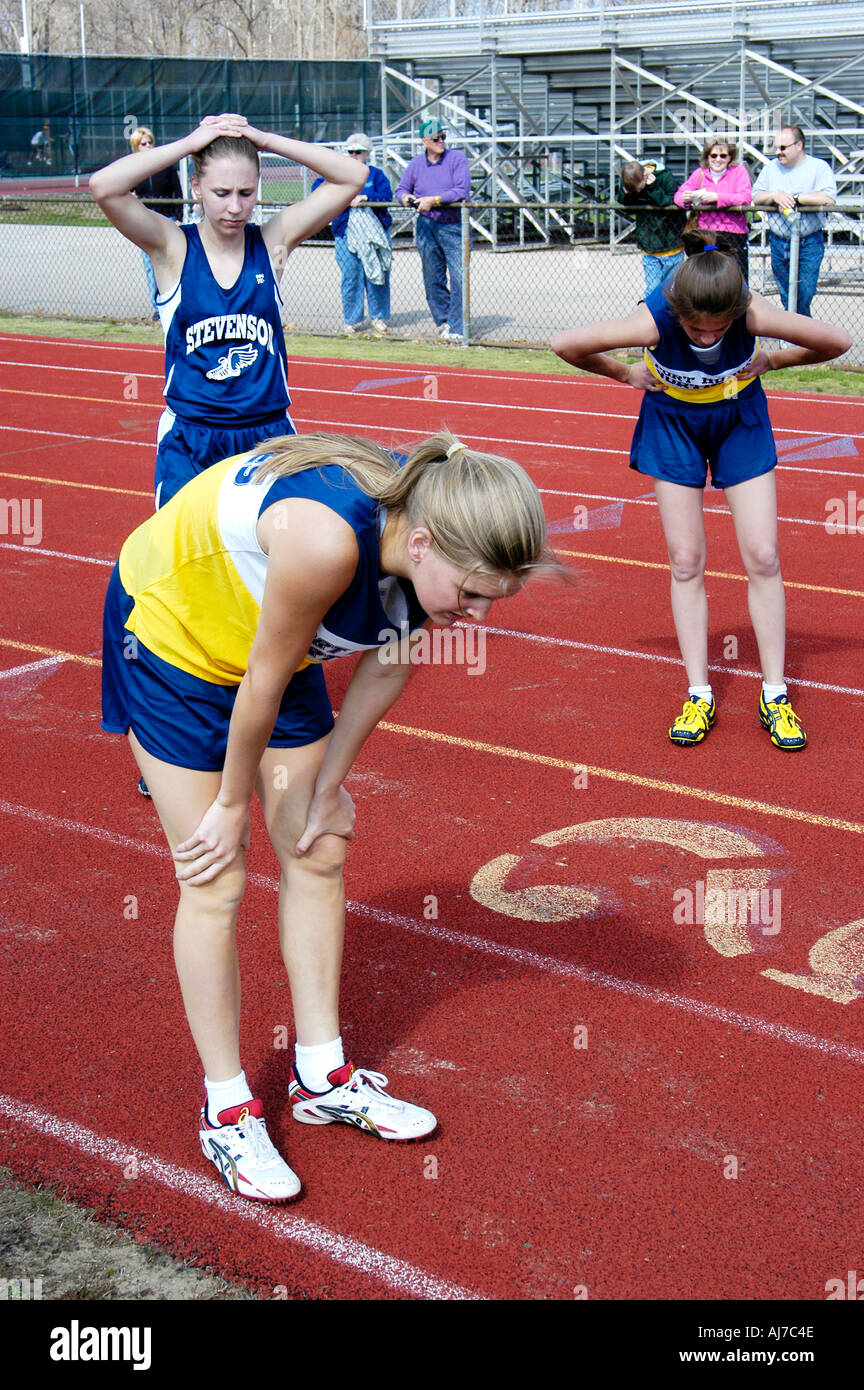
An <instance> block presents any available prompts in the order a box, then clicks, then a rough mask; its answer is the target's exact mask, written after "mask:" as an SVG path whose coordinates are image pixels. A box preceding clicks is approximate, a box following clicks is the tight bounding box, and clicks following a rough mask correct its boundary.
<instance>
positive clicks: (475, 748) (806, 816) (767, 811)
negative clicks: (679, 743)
mask: <svg viewBox="0 0 864 1390" xmlns="http://www.w3.org/2000/svg"><path fill="white" fill-rule="evenodd" d="M378 728H379V729H386V731H387V732H388V733H391V734H405V735H407V736H408V737H410V738H425V739H429V740H430V741H431V742H433V743H448V744H450V745H451V746H452V747H455V748H468V749H470V750H471V751H472V752H476V753H491V754H493V755H494V756H495V757H498V758H515V759H518V760H519V761H521V762H528V763H537V764H539V765H540V766H541V767H554V768H560V769H561V770H562V771H563V772H582V771H583V770H584V771H585V772H587V773H588V774H590V775H591V776H594V777H605V778H606V779H607V780H608V781H610V782H623V783H624V784H625V785H626V786H631V787H648V788H650V789H651V790H652V791H661V792H668V793H669V794H670V795H673V796H695V797H698V799H699V800H700V801H714V802H717V803H718V804H719V805H721V806H734V807H735V808H736V810H745V811H758V812H759V814H760V815H765V816H780V817H781V818H782V819H784V820H796V821H803V822H804V823H805V824H806V825H820V826H826V827H827V828H828V829H830V830H848V831H850V832H851V833H852V834H854V835H864V825H859V824H858V822H857V821H849V820H839V819H837V817H835V816H821V815H818V814H817V813H816V812H814V811H798V810H795V809H793V808H792V807H788V806H775V805H773V804H772V803H771V802H770V801H753V800H752V799H751V798H749V797H744V796H732V795H730V794H729V793H728V792H714V791H706V790H705V789H704V788H699V787H685V786H682V785H681V784H680V783H678V782H664V781H662V780H661V779H660V778H657V777H639V776H638V775H637V774H636V773H633V772H619V771H618V770H617V769H616V768H610V767H588V766H586V765H585V764H584V763H572V762H568V761H567V760H566V759H564V758H550V757H548V756H547V755H546V754H543V753H530V752H528V751H527V750H526V749H523V748H507V747H502V746H501V745H499V744H496V743H480V742H478V740H476V739H472V738H458V737H456V736H455V735H454V734H442V733H438V732H436V731H435V730H432V729H415V728H413V727H412V726H411V725H409V724H391V723H390V722H389V721H385V720H382V721H381V723H380V724H379V725H378Z"/></svg>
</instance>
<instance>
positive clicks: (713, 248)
mask: <svg viewBox="0 0 864 1390" xmlns="http://www.w3.org/2000/svg"><path fill="white" fill-rule="evenodd" d="M702 250H703V251H719V250H720V247H719V246H718V245H717V244H716V242H713V241H712V243H711V245H710V246H703V247H702Z"/></svg>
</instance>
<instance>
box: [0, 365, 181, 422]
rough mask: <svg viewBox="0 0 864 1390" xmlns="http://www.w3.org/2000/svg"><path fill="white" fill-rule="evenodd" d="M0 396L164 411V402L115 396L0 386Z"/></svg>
mask: <svg viewBox="0 0 864 1390" xmlns="http://www.w3.org/2000/svg"><path fill="white" fill-rule="evenodd" d="M128 375H129V376H134V375H135V373H134V372H130V373H128ZM0 395H2V396H41V398H42V400H49V401H92V403H93V404H94V405H137V406H143V407H144V408H145V409H146V410H164V409H165V402H164V401H135V400H126V398H125V396H124V397H123V399H122V400H120V399H119V398H118V397H116V396H75V395H71V394H66V395H64V394H63V393H62V392H60V391H16V390H15V389H14V387H12V386H0ZM22 429H26V425H22Z"/></svg>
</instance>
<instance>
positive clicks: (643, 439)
mask: <svg viewBox="0 0 864 1390" xmlns="http://www.w3.org/2000/svg"><path fill="white" fill-rule="evenodd" d="M776 466H777V450H776V448H775V445H774V435H773V432H772V430H771V421H770V420H769V418H768V403H767V401H766V399H765V392H764V391H763V390H762V386H761V384H760V383H759V382H758V381H757V382H755V383H754V385H753V386H751V387H748V389H747V390H746V391H745V392H744V393H743V394H742V395H740V396H737V397H735V398H734V399H733V400H730V401H714V402H712V403H711V404H710V405H688V404H687V403H685V402H684V401H677V400H674V399H673V398H672V397H671V396H665V395H664V394H663V393H662V392H659V391H646V393H645V395H644V397H643V400H642V409H641V410H640V411H639V419H638V420H637V421H636V429H635V431H634V434H633V442H632V444H631V446H630V467H631V468H635V469H636V471H637V472H638V473H647V474H648V475H649V476H650V477H652V478H664V479H665V480H666V481H667V482H670V483H680V484H681V485H682V486H683V487H698V488H704V486H705V482H706V479H707V476H708V469H709V467H710V469H711V485H712V487H715V488H727V487H734V486H735V484H736V483H744V482H748V481H749V480H750V479H751V478H758V477H760V475H761V474H762V473H770V472H771V469H772V468H776Z"/></svg>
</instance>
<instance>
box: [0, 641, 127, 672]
mask: <svg viewBox="0 0 864 1390" xmlns="http://www.w3.org/2000/svg"><path fill="white" fill-rule="evenodd" d="M0 647H14V648H15V649H16V651H21V652H38V653H39V655H40V656H62V657H63V660H64V661H78V662H80V663H81V665H82V666H101V665H102V662H101V661H100V659H99V657H98V656H79V655H78V653H77V652H63V651H60V650H59V649H58V648H57V647H35V646H34V645H33V643H32V642H16V641H14V640H13V638H11V637H0Z"/></svg>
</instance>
